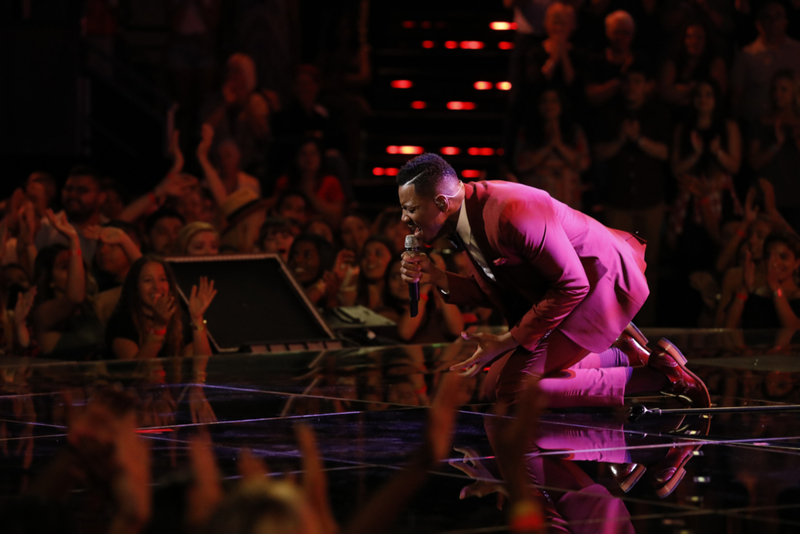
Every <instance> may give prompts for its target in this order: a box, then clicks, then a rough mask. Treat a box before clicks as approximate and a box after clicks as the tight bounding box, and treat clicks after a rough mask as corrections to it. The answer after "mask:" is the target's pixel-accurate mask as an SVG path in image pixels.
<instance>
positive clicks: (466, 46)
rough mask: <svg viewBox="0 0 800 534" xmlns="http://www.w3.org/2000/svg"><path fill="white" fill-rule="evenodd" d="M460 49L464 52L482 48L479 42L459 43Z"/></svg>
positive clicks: (481, 43)
mask: <svg viewBox="0 0 800 534" xmlns="http://www.w3.org/2000/svg"><path fill="white" fill-rule="evenodd" d="M461 48H463V49H465V50H480V49H481V48H483V42H481V41H461Z"/></svg>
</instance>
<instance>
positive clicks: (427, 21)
mask: <svg viewBox="0 0 800 534" xmlns="http://www.w3.org/2000/svg"><path fill="white" fill-rule="evenodd" d="M420 26H422V27H423V28H425V29H428V28H430V27H431V21H429V20H425V21H422V24H420Z"/></svg>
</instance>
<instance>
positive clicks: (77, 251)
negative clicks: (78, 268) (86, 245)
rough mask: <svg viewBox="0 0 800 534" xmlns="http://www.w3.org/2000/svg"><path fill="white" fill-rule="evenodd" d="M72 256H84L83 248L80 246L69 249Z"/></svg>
mask: <svg viewBox="0 0 800 534" xmlns="http://www.w3.org/2000/svg"><path fill="white" fill-rule="evenodd" d="M72 256H83V250H81V249H79V248H76V249H70V250H69V257H70V258H71V257H72Z"/></svg>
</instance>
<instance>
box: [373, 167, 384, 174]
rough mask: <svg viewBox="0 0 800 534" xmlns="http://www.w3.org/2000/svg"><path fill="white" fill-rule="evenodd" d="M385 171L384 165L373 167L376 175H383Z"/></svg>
mask: <svg viewBox="0 0 800 534" xmlns="http://www.w3.org/2000/svg"><path fill="white" fill-rule="evenodd" d="M384 173H385V171H384V170H383V167H375V168H374V169H372V174H373V175H375V176H383V175H384Z"/></svg>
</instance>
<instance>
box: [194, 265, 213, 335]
mask: <svg viewBox="0 0 800 534" xmlns="http://www.w3.org/2000/svg"><path fill="white" fill-rule="evenodd" d="M216 294H217V290H216V289H214V281H213V280H212V281H210V282H209V281H208V278H207V277H205V276H201V277H200V287H199V288H198V286H192V293H191V295H190V296H189V316H190V317H191V319H192V321H193V322H194V323H195V324H202V323H203V314H204V313H205V312H206V310H207V309H208V306H209V305H210V304H211V301H212V300H214V297H215V296H216Z"/></svg>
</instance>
